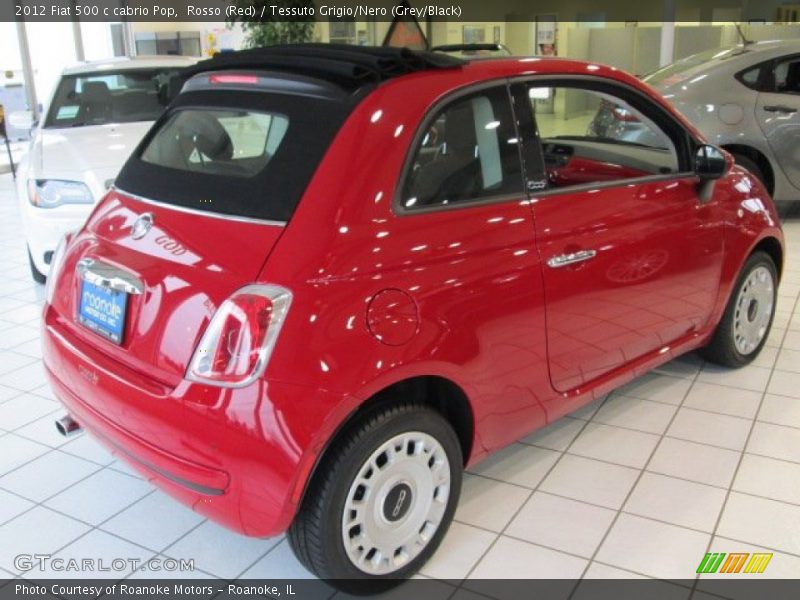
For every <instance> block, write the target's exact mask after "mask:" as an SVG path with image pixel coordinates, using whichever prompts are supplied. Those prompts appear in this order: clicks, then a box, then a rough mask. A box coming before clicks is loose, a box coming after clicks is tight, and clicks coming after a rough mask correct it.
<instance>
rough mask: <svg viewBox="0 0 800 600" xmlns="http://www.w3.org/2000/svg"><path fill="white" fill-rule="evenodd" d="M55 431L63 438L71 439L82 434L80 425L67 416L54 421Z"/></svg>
mask: <svg viewBox="0 0 800 600" xmlns="http://www.w3.org/2000/svg"><path fill="white" fill-rule="evenodd" d="M56 429H57V430H58V433H60V434H61V435H63V436H64V437H73V436H76V435H78V434H79V433H82V432H83V429H81V426H80V423H78V422H77V421H76V420H75V419H73V418H72V417H71V416H69V415H64V416H63V417H61V418H60V419H56Z"/></svg>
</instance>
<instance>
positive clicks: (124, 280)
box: [76, 258, 144, 295]
mask: <svg viewBox="0 0 800 600" xmlns="http://www.w3.org/2000/svg"><path fill="white" fill-rule="evenodd" d="M76 269H77V271H78V275H80V277H81V279H83V280H84V281H88V282H89V283H91V284H93V285H96V286H97V287H104V288H109V289H112V290H116V291H118V292H125V293H126V294H136V295H140V294H142V293H143V292H144V283H142V280H141V279H139V278H138V277H136V276H134V275H131V274H130V273H126V272H125V271H123V270H122V269H120V268H118V267H115V266H113V265H110V264H108V263H104V262H102V261H99V260H95V259H94V258H82V259H80V260H79V261H78V265H77V266H76Z"/></svg>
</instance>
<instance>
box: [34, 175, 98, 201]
mask: <svg viewBox="0 0 800 600" xmlns="http://www.w3.org/2000/svg"><path fill="white" fill-rule="evenodd" d="M28 200H29V201H30V203H31V204H33V205H34V206H38V207H39V208H55V207H56V206H61V205H62V204H94V198H93V197H92V192H91V191H90V190H89V188H88V187H86V184H84V183H81V182H80V181H63V180H58V179H31V180H29V181H28Z"/></svg>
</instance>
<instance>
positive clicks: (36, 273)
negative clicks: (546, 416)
mask: <svg viewBox="0 0 800 600" xmlns="http://www.w3.org/2000/svg"><path fill="white" fill-rule="evenodd" d="M28 263H29V264H30V266H31V277H32V278H33V280H34V281H35V282H36V283H44V282H45V281H47V277H46V276H45V275H44V273H42V272H41V271H40V270H39V269H37V268H36V264H35V263H34V262H33V256H31V249H30V248H28Z"/></svg>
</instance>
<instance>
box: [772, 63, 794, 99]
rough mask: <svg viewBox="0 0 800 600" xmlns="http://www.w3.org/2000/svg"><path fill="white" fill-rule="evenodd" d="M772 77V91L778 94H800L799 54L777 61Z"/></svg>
mask: <svg viewBox="0 0 800 600" xmlns="http://www.w3.org/2000/svg"><path fill="white" fill-rule="evenodd" d="M773 77H774V88H773V91H775V92H777V93H779V94H800V56H795V57H792V58H790V59H788V60H783V61H781V62H779V63H777V64H776V65H775V68H774V71H773Z"/></svg>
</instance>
